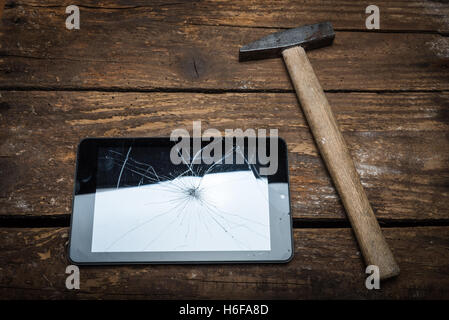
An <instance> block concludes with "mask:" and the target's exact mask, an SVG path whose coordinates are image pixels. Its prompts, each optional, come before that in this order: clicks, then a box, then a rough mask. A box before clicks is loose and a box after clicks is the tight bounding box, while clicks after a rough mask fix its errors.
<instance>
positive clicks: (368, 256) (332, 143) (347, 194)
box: [282, 46, 399, 280]
mask: <svg viewBox="0 0 449 320" xmlns="http://www.w3.org/2000/svg"><path fill="white" fill-rule="evenodd" d="M282 56H283V58H284V61H285V65H286V66H287V69H288V72H289V74H290V77H291V79H292V83H293V86H294V88H295V91H296V94H297V96H298V99H299V101H300V103H301V109H302V111H303V113H304V115H305V118H306V119H307V124H308V125H309V127H310V131H311V133H312V135H313V138H314V141H315V144H316V146H317V147H318V150H319V151H320V155H321V156H322V157H323V160H324V163H325V164H326V168H327V170H328V172H329V174H330V176H331V177H332V181H333V183H334V185H335V187H336V189H337V191H338V194H339V196H340V198H341V200H342V202H343V205H344V207H345V209H346V214H347V216H348V219H349V221H350V222H351V226H352V229H353V230H354V234H355V236H356V238H357V241H358V243H359V246H360V249H361V251H362V254H363V258H364V259H365V262H366V265H367V266H369V265H375V266H378V267H379V270H380V278H381V280H383V279H388V278H391V277H395V276H397V275H398V274H399V266H398V265H397V263H396V261H395V260H394V256H393V254H392V252H391V250H390V247H389V246H388V243H387V242H386V240H385V238H384V236H383V234H382V230H381V229H380V226H379V223H378V222H377V220H376V216H375V215H374V212H373V209H372V208H371V205H370V203H369V200H368V197H367V196H366V192H365V189H364V188H363V186H362V183H361V181H360V177H359V175H358V173H357V170H356V168H355V165H354V161H353V160H352V157H351V154H350V153H349V149H348V147H347V145H346V142H345V140H344V138H343V135H342V133H341V131H340V128H339V126H338V124H337V121H336V120H335V116H334V114H333V112H332V108H331V106H330V105H329V102H328V100H327V98H326V95H325V94H324V91H323V88H322V87H321V84H320V82H319V80H318V78H317V77H316V75H315V72H314V71H313V67H312V65H311V64H310V62H309V59H308V58H307V54H306V52H305V50H304V49H303V48H302V47H300V46H296V47H292V48H288V49H285V50H283V51H282Z"/></svg>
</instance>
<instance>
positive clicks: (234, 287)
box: [0, 227, 449, 299]
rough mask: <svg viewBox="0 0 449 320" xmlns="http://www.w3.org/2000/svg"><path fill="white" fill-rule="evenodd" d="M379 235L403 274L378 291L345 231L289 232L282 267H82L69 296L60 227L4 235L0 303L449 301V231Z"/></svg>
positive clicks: (420, 230) (1, 233) (7, 231)
mask: <svg viewBox="0 0 449 320" xmlns="http://www.w3.org/2000/svg"><path fill="white" fill-rule="evenodd" d="M384 233H385V235H386V238H387V240H388V242H389V243H390V244H391V246H392V249H393V251H394V253H395V256H396V257H397V260H398V263H399V265H400V267H401V270H402V273H401V274H400V275H399V277H397V278H394V279H390V280H387V281H385V282H383V283H381V289H380V290H367V289H366V288H365V277H366V276H367V275H365V274H364V266H363V263H362V259H361V257H360V253H359V252H358V250H357V246H356V243H355V241H354V239H353V235H352V233H351V231H350V229H295V231H294V235H295V257H294V259H293V260H292V261H291V262H290V263H288V264H285V265H284V264H281V265H279V264H274V265H260V264H255V265H248V264H246V265H146V266H103V267H98V266H96V267H87V266H84V267H80V290H79V291H77V290H72V291H70V290H67V289H66V288H65V279H66V277H67V275H66V274H65V269H66V266H67V265H69V262H68V261H67V258H66V244H67V242H68V233H67V229H66V228H62V229H58V228H53V229H52V228H48V229H25V228H24V229H8V228H6V229H5V228H3V229H0V266H1V272H0V298H2V299H19V298H27V299H31V298H34V299H61V298H102V299H107V298H119V299H121V298H125V299H126V298H146V299H356V298H366V299H375V298H376V299H380V298H382V299H398V298H402V299H448V298H449V277H448V276H447V271H448V270H449V254H448V253H449V241H448V239H449V227H424V228H423V227H421V228H398V229H396V228H392V229H390V228H387V229H384ZM411 253H412V254H411Z"/></svg>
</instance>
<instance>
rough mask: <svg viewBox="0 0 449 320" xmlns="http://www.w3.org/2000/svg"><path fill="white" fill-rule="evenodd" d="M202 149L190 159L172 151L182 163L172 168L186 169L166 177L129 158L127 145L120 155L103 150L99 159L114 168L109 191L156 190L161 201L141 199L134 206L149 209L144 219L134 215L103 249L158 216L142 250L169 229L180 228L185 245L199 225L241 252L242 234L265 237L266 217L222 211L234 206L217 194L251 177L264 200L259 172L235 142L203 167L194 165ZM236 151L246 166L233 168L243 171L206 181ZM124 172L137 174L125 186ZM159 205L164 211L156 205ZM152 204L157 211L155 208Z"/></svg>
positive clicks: (244, 246)
mask: <svg viewBox="0 0 449 320" xmlns="http://www.w3.org/2000/svg"><path fill="white" fill-rule="evenodd" d="M204 148H205V147H204ZM204 148H202V149H201V150H199V151H198V152H197V153H196V154H195V155H194V156H193V157H191V161H187V159H185V158H184V157H183V155H182V153H181V152H180V151H179V150H177V152H178V154H179V155H180V157H181V158H182V163H181V164H180V165H178V167H186V168H183V169H181V170H180V171H181V172H180V173H178V172H176V174H174V173H173V172H168V174H166V175H164V174H161V173H160V172H159V173H157V170H156V169H155V166H153V165H151V164H150V163H145V162H143V161H140V159H139V160H136V159H135V158H134V157H133V156H132V151H133V150H132V147H129V148H128V150H127V152H126V153H125V152H123V153H122V152H119V151H116V150H112V149H108V150H107V155H106V156H105V159H107V160H110V161H112V163H113V164H114V166H118V167H120V173H119V176H118V178H117V184H116V188H115V190H117V191H118V190H123V188H126V187H139V188H144V189H145V188H147V189H148V192H152V193H153V194H154V193H157V194H158V195H160V198H161V199H158V201H151V202H143V203H141V204H140V205H142V206H146V207H148V208H149V209H148V217H140V220H139V221H138V222H137V221H136V223H135V224H134V225H133V226H132V227H130V228H129V229H127V230H126V232H122V233H120V234H117V237H116V238H115V239H114V240H113V241H112V242H110V243H109V244H108V245H107V246H106V248H105V251H114V250H115V249H114V248H116V247H120V243H121V242H122V241H125V240H126V239H127V238H130V237H132V236H133V234H134V233H136V232H143V231H144V230H145V227H147V226H149V225H150V224H151V223H153V224H154V223H156V224H161V221H162V220H164V222H165V223H164V224H162V225H160V226H159V228H158V230H157V232H156V234H151V235H149V237H148V239H147V240H148V241H144V243H141V249H142V251H151V249H152V248H154V247H155V246H157V245H158V242H159V243H160V241H162V242H163V241H164V235H165V236H166V235H168V234H169V233H170V232H175V233H172V234H178V232H181V233H182V234H183V237H184V239H185V241H186V242H189V243H190V245H191V243H196V241H197V240H198V239H197V238H198V232H201V231H202V229H204V230H205V231H206V233H207V234H208V237H209V238H210V239H211V241H213V239H214V238H216V237H218V238H220V239H223V240H222V241H226V240H224V238H227V239H228V240H229V241H232V242H233V243H235V244H236V245H237V246H238V247H239V248H240V249H242V250H252V249H253V248H251V246H250V245H249V242H250V241H248V240H247V239H248V238H247V237H248V236H250V237H255V238H257V237H258V238H260V239H264V240H265V241H266V240H267V239H268V240H269V233H267V232H266V231H267V228H268V231H269V225H268V221H266V220H263V219H261V220H260V221H258V219H255V218H254V217H252V218H248V217H245V216H243V215H242V214H241V213H240V214H238V213H235V212H234V211H233V210H228V209H224V208H223V207H228V208H231V209H232V208H235V207H236V206H238V204H236V203H233V204H230V203H226V204H224V203H220V201H221V200H220V199H221V198H220V195H219V194H217V193H219V192H223V190H229V189H226V188H233V186H235V183H239V181H244V182H245V183H248V181H249V180H248V178H251V179H252V182H251V181H250V182H249V183H250V185H251V186H253V187H254V188H256V189H259V191H258V193H259V195H260V196H261V198H260V199H264V201H267V203H268V198H267V193H266V192H265V193H264V189H263V187H264V186H265V188H267V186H266V185H267V184H268V181H267V179H266V178H263V177H261V176H260V175H259V173H258V170H257V168H256V167H255V166H254V165H253V164H252V162H251V161H249V160H248V159H247V157H246V156H245V155H244V154H243V152H242V151H241V150H240V147H239V146H234V147H233V148H232V149H231V150H229V151H227V152H226V153H225V154H224V155H223V156H222V157H221V158H220V159H219V160H217V161H213V162H212V163H211V164H209V165H208V164H204V163H200V164H197V163H194V162H195V161H194V160H195V159H196V157H198V156H199V154H201V152H202V150H203V149H204ZM237 154H240V155H241V156H242V157H243V161H244V163H243V166H244V167H246V169H245V170H241V169H239V170H236V172H237V171H238V172H245V175H243V177H240V178H239V177H238V176H237V178H236V179H230V178H226V176H225V179H223V181H221V180H220V179H217V181H218V182H217V183H215V184H213V183H212V184H211V182H210V181H211V180H213V179H211V178H210V177H212V176H211V175H214V174H223V173H226V171H219V170H218V172H214V171H216V169H219V168H224V167H222V166H229V164H224V161H225V160H226V159H227V158H228V157H230V156H234V155H237ZM228 168H229V167H228ZM240 168H241V167H240ZM230 172H233V171H230ZM127 175H134V176H137V177H139V178H140V180H139V182H138V183H137V184H135V185H127V184H126V183H125V182H126V177H127ZM216 177H218V176H216ZM162 206H163V207H164V210H162V209H161V207H162ZM154 208H158V209H157V210H156V211H155V210H154ZM168 217H170V219H168ZM256 217H257V216H256ZM203 239H204V238H203ZM166 240H167V239H166ZM183 247H187V244H183V243H178V244H176V246H174V247H173V250H181V249H182V248H183Z"/></svg>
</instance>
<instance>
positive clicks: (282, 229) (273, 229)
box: [69, 138, 294, 264]
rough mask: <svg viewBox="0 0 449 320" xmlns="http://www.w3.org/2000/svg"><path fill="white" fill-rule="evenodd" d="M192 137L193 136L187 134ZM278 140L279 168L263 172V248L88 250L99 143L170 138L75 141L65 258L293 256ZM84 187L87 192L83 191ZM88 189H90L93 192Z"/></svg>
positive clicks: (146, 143)
mask: <svg viewBox="0 0 449 320" xmlns="http://www.w3.org/2000/svg"><path fill="white" fill-rule="evenodd" d="M191 139H193V138H191ZM275 139H278V150H279V153H278V170H277V172H276V173H275V174H274V175H271V176H268V194H269V202H270V206H269V208H270V212H269V215H270V241H271V250H270V251H268V250H266V251H170V252H156V251H146V252H92V251H91V248H92V236H93V234H92V232H93V217H94V206H95V189H96V183H95V180H96V175H97V172H96V171H97V168H96V167H97V157H98V147H99V146H102V147H104V146H112V147H116V146H123V145H133V146H143V147H151V146H152V145H153V146H159V147H160V146H164V147H165V146H167V151H168V152H169V148H170V147H171V146H173V145H174V143H175V142H173V141H171V140H170V138H86V139H84V140H82V141H81V142H80V143H79V145H78V151H77V161H76V172H75V187H74V193H73V203H72V209H73V210H72V218H71V228H70V243H69V259H70V261H71V262H72V263H74V264H128V263H132V264H137V263H144V264H158V263H165V264H176V263H251V262H253V263H264V262H266V263H283V262H288V261H290V260H291V259H292V257H293V251H294V250H293V233H292V218H291V214H290V212H291V210H290V200H289V198H290V194H289V181H288V159H287V145H286V143H285V141H284V140H283V139H280V138H275ZM86 190H87V191H86ZM92 191H93V192H92Z"/></svg>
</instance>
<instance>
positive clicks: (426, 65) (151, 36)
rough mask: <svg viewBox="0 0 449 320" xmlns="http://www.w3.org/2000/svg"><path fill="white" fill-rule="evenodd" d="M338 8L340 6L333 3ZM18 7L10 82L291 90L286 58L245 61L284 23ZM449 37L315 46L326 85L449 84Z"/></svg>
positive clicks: (0, 65)
mask: <svg viewBox="0 0 449 320" xmlns="http://www.w3.org/2000/svg"><path fill="white" fill-rule="evenodd" d="M332 8H333V9H334V7H332ZM63 9H64V8H61V7H56V8H53V7H40V6H39V7H30V6H14V7H12V8H11V7H10V8H9V9H7V10H6V11H5V14H4V18H3V27H2V29H1V31H0V39H1V48H0V87H2V88H4V89H5V88H8V89H11V88H47V89H48V88H54V89H60V88H66V89H67V88H83V89H92V88H103V89H105V88H106V89H120V90H152V89H155V88H156V89H171V90H180V89H185V90H200V89H201V90H205V89H209V90H211V89H215V90H291V84H290V80H289V78H288V75H287V73H286V70H285V67H284V64H283V62H282V60H281V59H271V60H266V61H252V62H247V63H239V62H238V49H239V47H240V46H242V45H243V44H245V43H248V42H251V41H253V40H256V39H258V38H260V37H262V36H264V35H267V34H270V33H272V32H274V31H276V30H277V29H265V28H248V27H223V26H205V25H192V24H176V23H175V24H174V23H170V22H167V21H165V20H164V19H163V18H161V17H159V16H158V14H155V13H153V12H152V11H151V10H146V7H145V8H143V9H142V10H115V9H107V10H97V9H95V10H85V11H83V12H82V22H81V29H80V30H67V29H66V28H65V19H66V17H67V15H66V14H65V10H63ZM448 48H449V41H448V39H447V38H446V37H442V36H440V35H436V34H401V33H367V32H337V35H336V39H335V42H334V44H333V45H332V46H330V47H326V48H321V49H319V50H312V51H310V53H309V56H310V60H311V62H312V65H313V66H314V68H315V70H316V73H317V75H318V78H319V79H320V81H321V83H322V85H323V87H324V88H325V89H326V90H434V89H438V90H444V89H448V88H449V81H448V80H449V73H448V72H447V68H446V67H447V65H448V63H449V55H448V52H449V50H448Z"/></svg>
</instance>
